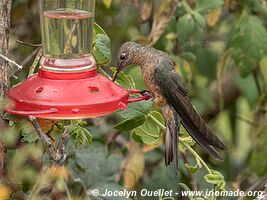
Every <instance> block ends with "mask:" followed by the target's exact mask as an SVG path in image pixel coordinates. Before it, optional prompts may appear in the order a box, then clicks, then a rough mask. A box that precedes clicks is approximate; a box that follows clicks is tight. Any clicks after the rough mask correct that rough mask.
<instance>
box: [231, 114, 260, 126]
mask: <svg viewBox="0 0 267 200" xmlns="http://www.w3.org/2000/svg"><path fill="white" fill-rule="evenodd" d="M235 117H236V119H238V120H240V121H243V122H246V123H247V124H249V125H251V126H254V127H258V126H259V124H258V123H255V122H252V121H250V120H248V119H245V118H243V117H242V116H240V115H235Z"/></svg>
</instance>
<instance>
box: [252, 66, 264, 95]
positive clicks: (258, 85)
mask: <svg viewBox="0 0 267 200" xmlns="http://www.w3.org/2000/svg"><path fill="white" fill-rule="evenodd" d="M256 70H257V68H256V69H255V70H253V77H254V80H255V83H256V87H257V90H258V93H259V96H261V94H262V90H261V86H260V81H259V79H258V75H257V71H256Z"/></svg>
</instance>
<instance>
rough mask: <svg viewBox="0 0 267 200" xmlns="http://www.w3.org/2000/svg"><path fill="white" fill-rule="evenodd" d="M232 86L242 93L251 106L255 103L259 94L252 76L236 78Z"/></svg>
mask: <svg viewBox="0 0 267 200" xmlns="http://www.w3.org/2000/svg"><path fill="white" fill-rule="evenodd" d="M260 80H261V79H260ZM260 83H261V82H260ZM234 85H235V86H236V87H237V88H238V89H239V90H240V91H241V92H242V95H243V96H244V97H245V98H246V99H247V100H248V102H249V104H250V105H251V106H253V105H254V104H255V103H256V102H257V100H258V97H259V93H258V90H257V86H256V83H255V79H254V77H253V75H252V74H250V75H249V76H247V77H246V78H242V77H240V76H237V77H236V78H235V80H234Z"/></svg>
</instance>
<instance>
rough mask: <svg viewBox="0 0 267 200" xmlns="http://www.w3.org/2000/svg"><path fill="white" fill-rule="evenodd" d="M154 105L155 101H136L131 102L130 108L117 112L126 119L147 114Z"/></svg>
mask: <svg viewBox="0 0 267 200" xmlns="http://www.w3.org/2000/svg"><path fill="white" fill-rule="evenodd" d="M152 105H153V101H140V102H136V103H131V104H129V106H128V109H126V110H121V111H118V112H117V113H118V114H119V115H121V116H122V117H123V118H126V119H133V118H135V117H139V116H146V115H147V114H148V113H149V112H150V110H151V108H152Z"/></svg>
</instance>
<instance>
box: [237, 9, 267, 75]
mask: <svg viewBox="0 0 267 200" xmlns="http://www.w3.org/2000/svg"><path fill="white" fill-rule="evenodd" d="M232 46H233V48H234V53H233V58H234V60H235V62H236V64H237V67H238V69H239V72H240V74H241V76H242V77H246V76H248V75H249V74H250V73H251V71H252V70H253V69H254V68H255V67H256V65H257V64H259V62H260V60H261V59H262V58H263V57H264V55H265V53H266V52H267V31H266V29H265V27H264V26H263V24H262V22H261V20H260V19H259V18H258V17H256V16H252V15H248V14H243V15H242V16H241V19H240V21H239V24H238V26H237V27H236V30H235V34H234V36H233V44H232Z"/></svg>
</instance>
